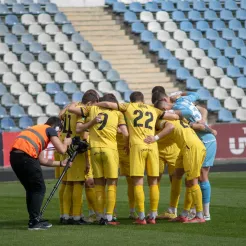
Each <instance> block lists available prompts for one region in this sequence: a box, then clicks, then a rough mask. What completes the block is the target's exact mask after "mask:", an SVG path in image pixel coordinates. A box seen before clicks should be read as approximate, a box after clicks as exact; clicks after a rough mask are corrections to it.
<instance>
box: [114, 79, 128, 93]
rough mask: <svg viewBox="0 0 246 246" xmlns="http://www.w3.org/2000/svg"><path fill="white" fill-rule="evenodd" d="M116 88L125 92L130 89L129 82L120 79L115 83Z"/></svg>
mask: <svg viewBox="0 0 246 246" xmlns="http://www.w3.org/2000/svg"><path fill="white" fill-rule="evenodd" d="M115 90H117V91H119V92H120V93H124V92H127V91H129V90H130V89H129V87H128V84H127V83H126V82H125V81H124V80H119V81H117V82H116V83H115Z"/></svg>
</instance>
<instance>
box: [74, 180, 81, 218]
mask: <svg viewBox="0 0 246 246" xmlns="http://www.w3.org/2000/svg"><path fill="white" fill-rule="evenodd" d="M82 192H83V185H82V183H81V182H74V183H73V218H74V220H79V219H80V217H81V207H82Z"/></svg>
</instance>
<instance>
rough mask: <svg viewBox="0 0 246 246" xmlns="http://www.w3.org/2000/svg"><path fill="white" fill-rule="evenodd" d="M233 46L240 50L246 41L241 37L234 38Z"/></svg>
mask: <svg viewBox="0 0 246 246" xmlns="http://www.w3.org/2000/svg"><path fill="white" fill-rule="evenodd" d="M231 46H232V47H233V48H235V49H238V50H240V49H241V48H242V47H244V46H245V43H244V41H243V40H242V39H241V38H234V39H233V40H232V41H231Z"/></svg>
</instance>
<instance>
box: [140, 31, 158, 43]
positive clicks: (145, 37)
mask: <svg viewBox="0 0 246 246" xmlns="http://www.w3.org/2000/svg"><path fill="white" fill-rule="evenodd" d="M154 38H155V36H154V33H153V32H150V31H147V30H146V31H143V32H142V33H141V35H140V39H141V42H142V43H149V42H150V41H151V40H153V39H154Z"/></svg>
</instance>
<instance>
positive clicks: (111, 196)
mask: <svg viewBox="0 0 246 246" xmlns="http://www.w3.org/2000/svg"><path fill="white" fill-rule="evenodd" d="M115 202H116V186H115V185H108V188H107V205H106V213H107V214H110V215H112V214H113V213H114V207H115Z"/></svg>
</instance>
